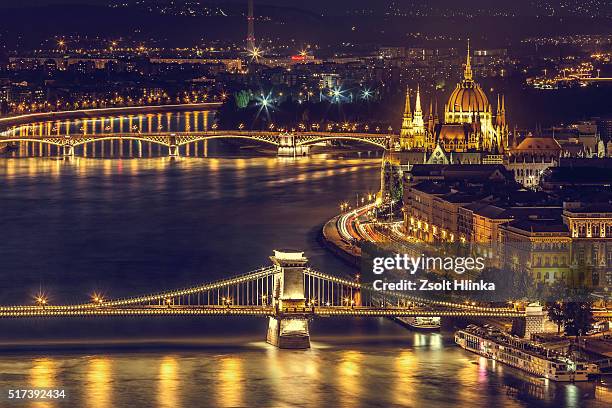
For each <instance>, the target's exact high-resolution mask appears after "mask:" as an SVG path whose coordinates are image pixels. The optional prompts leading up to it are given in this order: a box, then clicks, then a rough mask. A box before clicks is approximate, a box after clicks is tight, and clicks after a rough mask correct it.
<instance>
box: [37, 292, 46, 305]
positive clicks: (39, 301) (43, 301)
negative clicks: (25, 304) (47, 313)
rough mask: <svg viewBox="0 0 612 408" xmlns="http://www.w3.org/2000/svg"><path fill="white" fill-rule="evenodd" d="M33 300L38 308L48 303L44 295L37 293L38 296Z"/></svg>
mask: <svg viewBox="0 0 612 408" xmlns="http://www.w3.org/2000/svg"><path fill="white" fill-rule="evenodd" d="M34 300H35V301H36V304H37V305H38V306H45V305H46V304H47V303H48V300H47V297H46V296H45V294H44V293H39V294H38V295H36V296H35V297H34Z"/></svg>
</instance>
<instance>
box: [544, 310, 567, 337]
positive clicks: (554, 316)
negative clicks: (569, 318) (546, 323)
mask: <svg viewBox="0 0 612 408" xmlns="http://www.w3.org/2000/svg"><path fill="white" fill-rule="evenodd" d="M546 310H547V312H548V318H549V319H550V321H551V322H553V323H555V324H556V325H557V334H561V326H562V325H563V323H564V322H565V313H564V308H563V303H561V302H548V303H547V305H546Z"/></svg>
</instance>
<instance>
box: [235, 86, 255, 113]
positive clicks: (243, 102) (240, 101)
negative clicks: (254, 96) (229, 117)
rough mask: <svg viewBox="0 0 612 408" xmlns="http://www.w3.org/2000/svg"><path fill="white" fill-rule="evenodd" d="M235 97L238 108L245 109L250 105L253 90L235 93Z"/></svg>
mask: <svg viewBox="0 0 612 408" xmlns="http://www.w3.org/2000/svg"><path fill="white" fill-rule="evenodd" d="M234 99H235V101H236V106H237V107H238V109H244V108H246V107H247V106H248V105H249V102H250V101H251V92H249V91H245V90H242V91H240V92H238V93H237V94H236V95H234Z"/></svg>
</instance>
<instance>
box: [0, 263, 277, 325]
mask: <svg viewBox="0 0 612 408" xmlns="http://www.w3.org/2000/svg"><path fill="white" fill-rule="evenodd" d="M273 273H274V268H271V267H267V268H261V269H258V270H255V271H252V272H248V273H245V274H242V275H238V276H234V277H232V278H229V279H223V280H219V281H215V282H211V283H206V284H202V285H198V286H193V287H189V288H184V289H177V290H171V291H164V292H158V293H153V294H147V295H142V296H137V297H128V298H121V299H109V300H103V301H101V302H97V303H96V302H90V303H80V304H75V305H46V306H44V309H45V310H47V311H82V310H88V309H99V308H100V307H104V308H106V309H108V308H128V307H133V308H138V307H154V306H229V305H235V306H265V305H267V304H271V299H272V288H273ZM40 309H41V306H40V305H38V306H34V305H32V306H0V314H1V313H3V312H14V311H32V310H40Z"/></svg>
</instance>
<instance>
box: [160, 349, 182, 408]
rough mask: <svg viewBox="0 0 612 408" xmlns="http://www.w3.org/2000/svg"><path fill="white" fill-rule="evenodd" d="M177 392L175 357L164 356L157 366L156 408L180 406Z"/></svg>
mask: <svg viewBox="0 0 612 408" xmlns="http://www.w3.org/2000/svg"><path fill="white" fill-rule="evenodd" d="M179 392H180V379H179V362H178V360H177V359H176V358H175V357H172V356H165V357H163V359H162V360H161V362H160V364H159V373H158V382H157V406H158V407H160V408H176V407H180V406H182V405H181V401H180V395H179Z"/></svg>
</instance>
